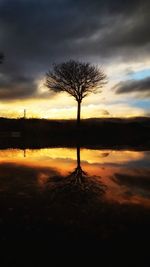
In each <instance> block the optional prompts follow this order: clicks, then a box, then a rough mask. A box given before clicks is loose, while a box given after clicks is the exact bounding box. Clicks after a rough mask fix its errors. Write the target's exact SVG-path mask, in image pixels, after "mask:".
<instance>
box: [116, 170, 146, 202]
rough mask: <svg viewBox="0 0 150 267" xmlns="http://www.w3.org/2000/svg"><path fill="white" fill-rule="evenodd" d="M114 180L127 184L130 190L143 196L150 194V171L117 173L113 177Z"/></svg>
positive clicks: (123, 184) (120, 183) (122, 184)
mask: <svg viewBox="0 0 150 267" xmlns="http://www.w3.org/2000/svg"><path fill="white" fill-rule="evenodd" d="M112 180H113V181H115V182H116V183H118V184H119V185H121V186H126V187H127V188H128V190H129V191H128V192H130V193H131V194H135V195H140V196H143V197H149V196H150V172H149V171H143V174H141V175H139V174H137V173H135V174H126V173H116V174H115V175H114V177H113V178H112Z"/></svg>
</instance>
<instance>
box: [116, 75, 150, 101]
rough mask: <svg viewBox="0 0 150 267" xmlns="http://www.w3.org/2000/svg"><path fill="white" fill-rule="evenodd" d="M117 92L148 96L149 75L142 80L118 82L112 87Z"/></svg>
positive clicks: (149, 92)
mask: <svg viewBox="0 0 150 267" xmlns="http://www.w3.org/2000/svg"><path fill="white" fill-rule="evenodd" d="M113 89H114V90H115V91H116V93H117V94H124V93H133V92H135V93H138V94H139V95H140V96H142V97H150V77H147V78H144V79H142V80H127V81H123V82H120V83H118V84H117V85H115V86H114V88H113Z"/></svg>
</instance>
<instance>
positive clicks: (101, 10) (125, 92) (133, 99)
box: [0, 0, 150, 119]
mask: <svg viewBox="0 0 150 267" xmlns="http://www.w3.org/2000/svg"><path fill="white" fill-rule="evenodd" d="M149 32H150V1H149V0H130V1H129V0H126V1H125V0H115V1H113V0H0V52H3V53H4V55H5V59H4V62H3V64H1V65H0V117H22V116H23V112H24V109H26V112H27V117H30V118H31V117H38V118H50V119H70V118H75V117H76V108H77V107H76V106H77V105H76V101H75V100H74V98H72V97H71V96H68V95H67V94H66V93H60V94H54V93H52V92H51V91H50V90H49V89H48V88H46V87H45V86H44V81H45V73H46V72H47V71H48V70H49V69H51V68H52V64H53V63H60V62H64V61H67V60H70V59H74V60H78V61H83V62H90V63H91V64H96V65H97V66H98V67H100V68H102V69H103V70H104V72H105V73H106V74H107V77H108V83H107V85H105V86H104V87H103V88H102V92H101V93H99V94H91V95H89V96H88V97H87V98H85V99H84V100H83V103H82V118H89V117H132V116H150V34H149Z"/></svg>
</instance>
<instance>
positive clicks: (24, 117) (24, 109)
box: [24, 109, 26, 119]
mask: <svg viewBox="0 0 150 267" xmlns="http://www.w3.org/2000/svg"><path fill="white" fill-rule="evenodd" d="M24 119H26V109H24Z"/></svg>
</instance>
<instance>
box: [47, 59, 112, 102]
mask: <svg viewBox="0 0 150 267" xmlns="http://www.w3.org/2000/svg"><path fill="white" fill-rule="evenodd" d="M106 82H107V81H106V75H105V73H104V72H103V70H101V69H99V68H98V67H96V66H94V65H91V64H90V63H83V62H79V61H74V60H70V61H67V62H64V63H61V64H54V65H53V70H52V71H49V72H47V73H46V83H45V85H46V86H47V87H48V88H49V89H50V90H53V91H54V92H67V93H68V94H70V95H72V96H73V97H75V99H76V100H77V101H80V102H81V101H82V99H83V98H85V97H86V96H87V95H88V94H90V93H96V92H98V91H99V90H100V88H102V87H103V86H104V85H105V84H106Z"/></svg>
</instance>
